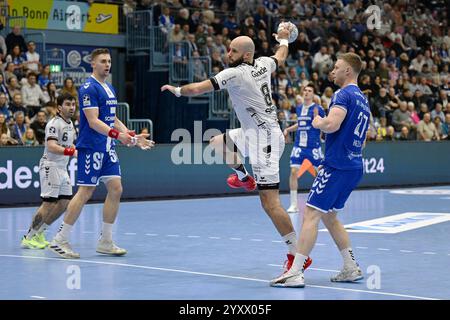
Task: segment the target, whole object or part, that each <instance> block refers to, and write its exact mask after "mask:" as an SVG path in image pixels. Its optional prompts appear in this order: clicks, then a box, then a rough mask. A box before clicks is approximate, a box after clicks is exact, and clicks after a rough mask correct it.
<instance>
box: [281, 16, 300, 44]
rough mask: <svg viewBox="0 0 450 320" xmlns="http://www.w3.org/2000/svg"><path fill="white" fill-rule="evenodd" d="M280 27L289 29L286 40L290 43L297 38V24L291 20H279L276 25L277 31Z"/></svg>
mask: <svg viewBox="0 0 450 320" xmlns="http://www.w3.org/2000/svg"><path fill="white" fill-rule="evenodd" d="M282 29H287V30H289V32H290V34H289V39H288V42H289V43H292V42H294V41H295V40H297V37H298V29H297V26H296V25H295V24H293V23H292V22H289V21H288V22H281V23H280V24H279V25H278V32H280V30H282Z"/></svg>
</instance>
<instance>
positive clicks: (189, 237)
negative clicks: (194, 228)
mask: <svg viewBox="0 0 450 320" xmlns="http://www.w3.org/2000/svg"><path fill="white" fill-rule="evenodd" d="M187 237H188V238H200V236H187Z"/></svg>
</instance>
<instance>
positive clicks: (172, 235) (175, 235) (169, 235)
mask: <svg viewBox="0 0 450 320" xmlns="http://www.w3.org/2000/svg"><path fill="white" fill-rule="evenodd" d="M179 236H180V235H179V234H168V235H167V237H175V238H176V237H179Z"/></svg>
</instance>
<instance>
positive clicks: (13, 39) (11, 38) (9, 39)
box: [5, 26, 27, 53]
mask: <svg viewBox="0 0 450 320" xmlns="http://www.w3.org/2000/svg"><path fill="white" fill-rule="evenodd" d="M20 32H21V28H20V26H14V27H13V29H12V32H11V33H9V34H8V35H7V36H6V39H5V42H6V47H7V48H8V50H9V51H8V53H11V51H12V50H13V49H14V47H15V46H16V45H18V46H19V49H20V51H21V52H25V51H27V45H26V43H25V38H24V37H23V36H22V35H21V34H20Z"/></svg>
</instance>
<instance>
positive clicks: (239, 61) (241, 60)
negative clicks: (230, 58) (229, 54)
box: [228, 55, 244, 68]
mask: <svg viewBox="0 0 450 320" xmlns="http://www.w3.org/2000/svg"><path fill="white" fill-rule="evenodd" d="M243 62H244V55H242V56H241V57H240V58H239V59H236V60H234V62H230V63H229V64H228V66H229V67H231V68H234V67H237V66H238V65H240V64H241V63H243Z"/></svg>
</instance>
